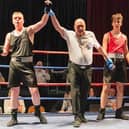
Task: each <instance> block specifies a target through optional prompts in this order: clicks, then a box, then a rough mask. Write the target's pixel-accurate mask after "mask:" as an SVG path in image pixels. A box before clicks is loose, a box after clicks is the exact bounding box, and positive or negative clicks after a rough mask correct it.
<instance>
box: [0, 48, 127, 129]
mask: <svg viewBox="0 0 129 129" xmlns="http://www.w3.org/2000/svg"><path fill="white" fill-rule="evenodd" d="M33 53H35V54H63V55H67V54H68V52H61V51H60V52H57V51H40V50H34V51H33ZM94 55H98V56H99V55H100V54H99V53H97V52H94ZM0 67H1V68H9V65H0ZM34 67H35V68H44V69H45V68H47V69H67V67H59V66H58V67H57V66H42V67H41V66H34ZM92 69H93V70H103V67H92ZM7 84H8V82H0V85H1V86H7ZM102 85H103V83H91V86H94V87H101V86H102ZM111 85H115V84H114V83H111ZM128 85H129V83H124V86H128ZM38 86H44V87H48V86H49V87H52V86H58V87H62V86H63V87H64V86H70V84H69V83H58V82H57V83H38ZM4 99H9V97H0V100H4ZM19 99H23V100H31V98H30V97H20V98H19ZM124 99H129V96H124ZM49 100H51V101H53V100H60V101H63V100H64V97H41V101H49ZM94 100H95V101H98V102H99V101H100V97H89V98H88V101H92V102H93V101H94ZM42 113H43V114H44V115H45V116H46V118H47V121H48V124H40V123H39V120H38V119H37V118H36V117H35V116H34V115H33V113H31V114H29V113H23V114H21V113H19V114H18V124H17V125H15V126H12V127H6V123H7V121H9V120H10V115H9V114H4V113H2V114H0V129H6V128H11V129H17V128H19V129H33V128H34V129H35V128H36V129H43V128H44V129H53V128H55V129H73V128H74V127H73V125H72V121H73V120H74V116H73V115H72V113H59V112H42ZM124 113H126V114H127V115H129V112H128V111H125V112H124ZM85 117H86V118H87V120H88V122H87V123H82V124H81V126H80V127H79V128H80V129H103V128H104V129H125V128H127V129H129V122H128V120H121V119H115V118H114V112H113V111H112V112H107V113H106V118H105V119H104V120H102V121H96V117H97V112H90V111H88V112H86V113H85Z"/></svg>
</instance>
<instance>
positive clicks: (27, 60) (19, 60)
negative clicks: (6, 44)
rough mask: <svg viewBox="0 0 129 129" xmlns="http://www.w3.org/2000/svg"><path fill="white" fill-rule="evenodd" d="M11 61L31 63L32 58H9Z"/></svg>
mask: <svg viewBox="0 0 129 129" xmlns="http://www.w3.org/2000/svg"><path fill="white" fill-rule="evenodd" d="M11 61H17V62H22V63H25V62H33V56H27V57H11Z"/></svg>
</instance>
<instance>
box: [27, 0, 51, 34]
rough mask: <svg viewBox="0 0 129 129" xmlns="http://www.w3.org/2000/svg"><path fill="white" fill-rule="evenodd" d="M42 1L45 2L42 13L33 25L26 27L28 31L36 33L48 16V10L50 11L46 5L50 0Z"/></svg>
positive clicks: (48, 4)
mask: <svg viewBox="0 0 129 129" xmlns="http://www.w3.org/2000/svg"><path fill="white" fill-rule="evenodd" d="M44 3H45V8H44V14H43V15H42V18H41V20H40V21H39V22H37V23H35V24H33V25H30V26H29V27H28V32H32V33H36V32H38V31H40V30H41V29H42V28H43V27H44V26H45V25H46V24H47V21H48V18H49V15H48V12H49V11H50V10H48V8H47V7H48V6H50V5H51V4H52V2H51V1H50V0H45V2H44ZM46 6H47V7H46Z"/></svg>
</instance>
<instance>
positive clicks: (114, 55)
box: [108, 53, 124, 59]
mask: <svg viewBox="0 0 129 129" xmlns="http://www.w3.org/2000/svg"><path fill="white" fill-rule="evenodd" d="M108 57H109V58H117V59H124V54H121V53H108Z"/></svg>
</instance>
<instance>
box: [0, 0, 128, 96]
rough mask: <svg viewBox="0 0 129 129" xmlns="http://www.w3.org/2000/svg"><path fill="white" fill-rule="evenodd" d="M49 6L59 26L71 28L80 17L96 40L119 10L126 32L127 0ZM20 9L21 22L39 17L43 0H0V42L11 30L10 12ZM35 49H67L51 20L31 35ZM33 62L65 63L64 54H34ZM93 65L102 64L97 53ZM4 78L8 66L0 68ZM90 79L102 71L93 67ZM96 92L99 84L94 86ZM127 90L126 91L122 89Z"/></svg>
mask: <svg viewBox="0 0 129 129" xmlns="http://www.w3.org/2000/svg"><path fill="white" fill-rule="evenodd" d="M52 2H53V10H54V11H55V13H56V16H57V18H58V19H59V22H60V23H61V25H62V26H64V27H66V28H67V29H73V22H74V20H75V19H76V18H78V17H82V18H84V19H85V21H86V24H87V30H91V31H93V32H94V33H95V35H96V37H97V39H98V41H99V42H100V44H101V42H102V37H103V34H104V33H105V32H107V31H109V30H111V15H112V14H113V13H116V12H120V13H122V14H123V16H124V21H123V27H122V32H124V33H125V34H126V35H127V36H128V35H129V20H128V19H129V0H124V1H123V0H53V1H52ZM15 10H20V11H22V12H23V13H24V16H25V26H28V25H30V24H34V23H36V22H37V21H39V20H40V18H41V16H42V14H43V10H44V1H43V0H0V45H3V44H4V38H5V35H6V33H7V32H9V31H12V30H13V26H12V24H11V15H12V12H13V11H15ZM34 49H35V50H49V51H67V46H66V43H65V41H64V40H63V39H62V38H61V37H60V35H59V34H58V33H57V32H56V31H55V30H54V28H53V26H52V24H51V21H50V20H49V21H48V24H47V25H46V26H45V27H44V28H43V29H42V30H41V31H39V32H38V33H37V34H36V35H35V44H34ZM34 57H35V58H34V63H35V62H36V61H37V60H43V61H44V64H45V65H49V66H67V60H68V56H67V55H56V54H55V55H49V54H48V55H46V54H45V55H44V54H43V55H41V54H37V55H35V56H34ZM8 62H9V57H8V58H7V57H0V64H8ZM93 66H103V59H102V57H101V56H94V62H93ZM0 71H2V74H3V75H4V77H5V79H6V80H7V74H8V70H7V69H3V68H0ZM93 82H102V71H97V70H95V71H94V74H93ZM97 89H98V90H97V94H100V91H101V88H100V87H98V88H97ZM126 91H127V90H126ZM126 94H127V93H126Z"/></svg>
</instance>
